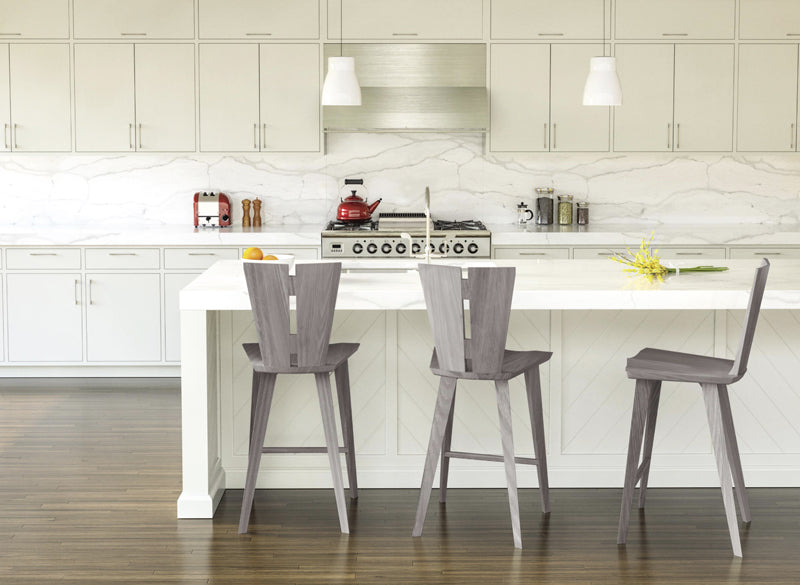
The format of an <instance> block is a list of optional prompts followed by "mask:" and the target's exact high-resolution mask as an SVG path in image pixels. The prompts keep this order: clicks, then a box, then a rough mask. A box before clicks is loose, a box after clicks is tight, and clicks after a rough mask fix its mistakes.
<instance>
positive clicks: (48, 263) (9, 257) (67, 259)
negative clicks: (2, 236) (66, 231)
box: [6, 248, 81, 270]
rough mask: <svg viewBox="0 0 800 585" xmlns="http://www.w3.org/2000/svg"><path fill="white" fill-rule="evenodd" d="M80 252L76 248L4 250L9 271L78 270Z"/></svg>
mask: <svg viewBox="0 0 800 585" xmlns="http://www.w3.org/2000/svg"><path fill="white" fill-rule="evenodd" d="M80 267H81V251H80V250H79V249H78V248H11V249H9V250H6V268H8V269H9V270H40V269H43V270H78V269H80Z"/></svg>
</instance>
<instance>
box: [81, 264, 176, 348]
mask: <svg viewBox="0 0 800 585" xmlns="http://www.w3.org/2000/svg"><path fill="white" fill-rule="evenodd" d="M159 280H160V278H159V275H158V274H87V275H86V288H87V292H86V294H87V300H88V305H87V310H86V348H87V351H86V355H87V359H88V360H89V361H92V362H139V361H146V362H157V361H161V285H160V282H159Z"/></svg>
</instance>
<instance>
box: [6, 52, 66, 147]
mask: <svg viewBox="0 0 800 585" xmlns="http://www.w3.org/2000/svg"><path fill="white" fill-rule="evenodd" d="M9 51H10V57H11V58H10V71H11V76H10V77H11V120H12V126H13V128H12V129H13V135H14V136H13V148H14V150H16V151H19V152H33V151H43V152H66V151H69V150H72V133H71V128H72V124H71V115H70V109H71V108H70V71H69V69H70V67H69V45H66V44H47V45H44V44H30V45H20V44H12V45H11V46H10V47H9Z"/></svg>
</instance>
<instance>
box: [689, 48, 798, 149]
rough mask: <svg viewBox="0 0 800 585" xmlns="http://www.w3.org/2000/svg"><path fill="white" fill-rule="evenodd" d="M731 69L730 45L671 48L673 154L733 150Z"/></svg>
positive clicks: (731, 53) (731, 52)
mask: <svg viewBox="0 0 800 585" xmlns="http://www.w3.org/2000/svg"><path fill="white" fill-rule="evenodd" d="M733 66H734V65H733V45H676V46H675V150H676V151H679V150H684V151H692V150H694V151H729V150H731V149H732V148H733ZM787 134H788V131H787Z"/></svg>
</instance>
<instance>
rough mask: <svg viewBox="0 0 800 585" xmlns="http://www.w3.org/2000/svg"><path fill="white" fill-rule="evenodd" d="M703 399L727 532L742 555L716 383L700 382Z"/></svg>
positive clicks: (734, 547)
mask: <svg viewBox="0 0 800 585" xmlns="http://www.w3.org/2000/svg"><path fill="white" fill-rule="evenodd" d="M701 386H702V387H703V399H704V400H705V403H706V414H707V415H708V427H709V429H710V430H711V443H712V444H713V445H714V457H715V458H716V460H717V472H718V473H719V483H720V488H721V489H722V503H723V505H724V506H725V516H726V518H727V519H728V532H730V535H731V546H732V547H733V555H734V556H737V557H740V556H742V544H741V542H740V541H739V525H738V524H737V521H736V504H734V502H733V483H732V480H731V468H730V466H729V464H728V451H727V448H726V446H725V443H726V441H725V430H724V429H723V422H722V421H723V418H722V409H721V408H720V397H719V394H720V392H719V389H718V387H717V385H716V384H701Z"/></svg>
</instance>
